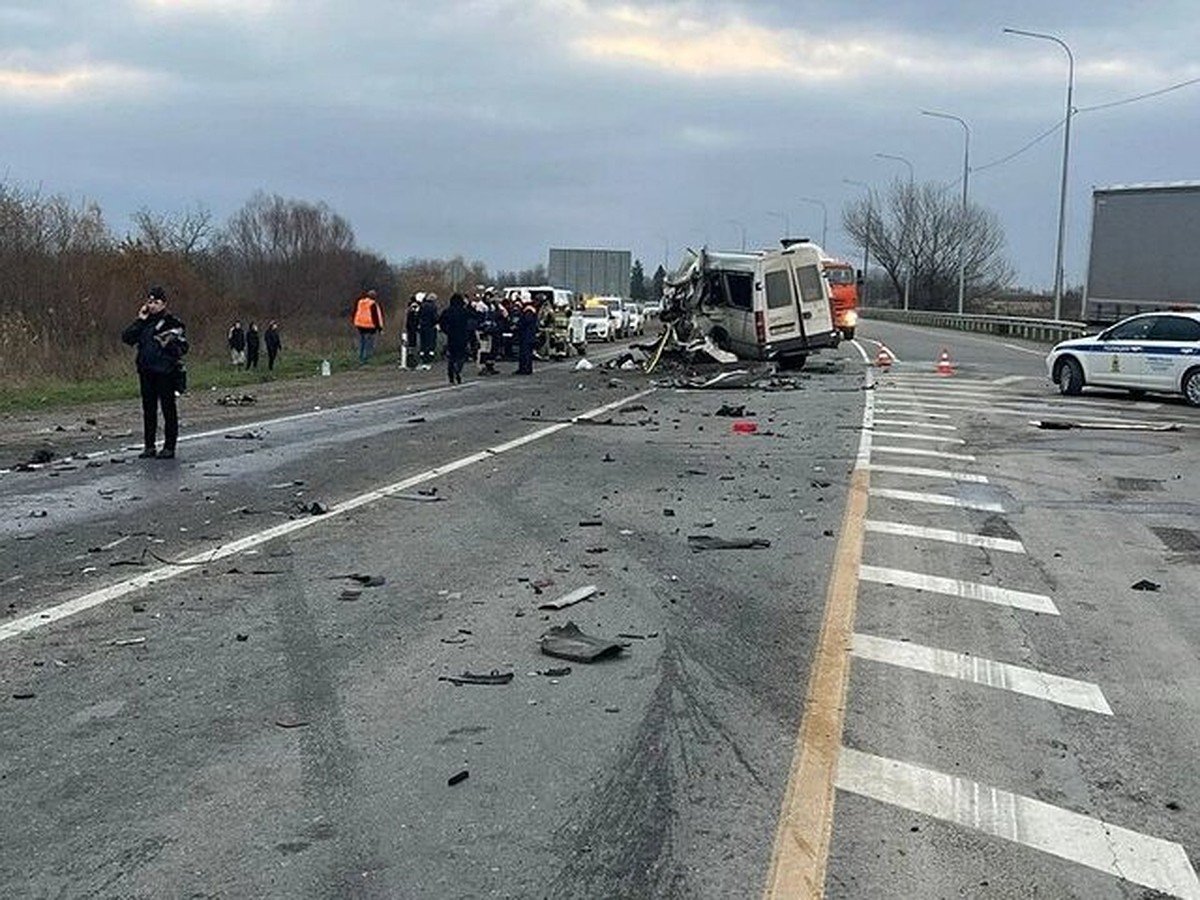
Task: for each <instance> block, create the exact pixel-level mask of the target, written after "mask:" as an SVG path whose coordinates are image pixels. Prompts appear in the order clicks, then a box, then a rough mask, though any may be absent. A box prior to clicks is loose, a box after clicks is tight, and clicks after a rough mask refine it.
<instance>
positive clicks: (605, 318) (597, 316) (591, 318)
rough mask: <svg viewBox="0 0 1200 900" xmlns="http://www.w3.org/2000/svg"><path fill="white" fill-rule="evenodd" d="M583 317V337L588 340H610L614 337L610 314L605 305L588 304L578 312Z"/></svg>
mask: <svg viewBox="0 0 1200 900" xmlns="http://www.w3.org/2000/svg"><path fill="white" fill-rule="evenodd" d="M579 315H580V316H581V317H582V318H583V334H584V339H585V340H589V341H612V340H615V339H616V333H615V332H614V330H613V320H612V316H610V315H609V312H608V307H607V306H589V307H587V308H586V309H583V310H581V311H580V312H579Z"/></svg>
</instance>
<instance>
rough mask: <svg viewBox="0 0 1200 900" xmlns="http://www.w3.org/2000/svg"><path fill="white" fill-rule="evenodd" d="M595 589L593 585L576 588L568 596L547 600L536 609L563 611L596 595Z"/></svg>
mask: <svg viewBox="0 0 1200 900" xmlns="http://www.w3.org/2000/svg"><path fill="white" fill-rule="evenodd" d="M596 591H597V587H596V585H594V584H588V585H585V586H583V587H581V588H576V589H575V590H573V591H571V592H570V593H568V594H563V595H562V596H561V597H559V598H557V599H555V600H547V601H546V602H545V603H543V604H541V605H540V606H538V609H564V608H566V607H568V606H571V605H573V604H575V603H579V602H580V601H581V600H586V599H588V598H589V597H591V596H592V595H593V594H594V593H596Z"/></svg>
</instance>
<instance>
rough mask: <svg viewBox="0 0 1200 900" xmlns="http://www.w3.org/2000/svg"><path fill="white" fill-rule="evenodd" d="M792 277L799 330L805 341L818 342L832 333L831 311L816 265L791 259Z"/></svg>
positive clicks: (819, 271)
mask: <svg viewBox="0 0 1200 900" xmlns="http://www.w3.org/2000/svg"><path fill="white" fill-rule="evenodd" d="M791 262H792V277H793V278H794V279H795V285H796V305H797V306H798V308H799V311H800V330H801V332H802V333H803V334H804V337H805V339H806V340H814V339H816V340H818V341H819V340H820V339H821V338H822V337H824V336H825V335H827V334H828V333H829V332H831V331H833V330H834V329H833V310H832V309H831V308H830V305H829V295H828V294H827V293H826V287H825V282H824V280H823V279H822V278H821V269H820V267H819V265H818V264H817V263H815V262H814V263H806V262H804V261H803V260H797V259H793V260H792V261H791Z"/></svg>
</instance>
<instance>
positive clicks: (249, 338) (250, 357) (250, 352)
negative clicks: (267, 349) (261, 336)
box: [246, 322, 259, 369]
mask: <svg viewBox="0 0 1200 900" xmlns="http://www.w3.org/2000/svg"><path fill="white" fill-rule="evenodd" d="M258 343H259V342H258V326H257V325H255V324H254V323H253V322H251V323H250V325H249V326H248V327H247V328H246V368H247V369H257V368H258Z"/></svg>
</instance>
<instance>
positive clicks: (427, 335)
mask: <svg viewBox="0 0 1200 900" xmlns="http://www.w3.org/2000/svg"><path fill="white" fill-rule="evenodd" d="M437 321H438V305H437V294H433V293H427V294H425V299H424V300H422V301H421V310H420V312H419V313H418V314H417V324H418V325H419V326H420V332H421V333H420V338H421V368H422V369H424V370H425V371H426V372H428V371H429V369H430V368H432V366H433V358H434V357H435V356H437Z"/></svg>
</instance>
